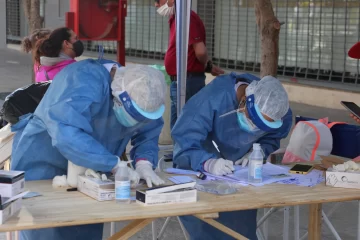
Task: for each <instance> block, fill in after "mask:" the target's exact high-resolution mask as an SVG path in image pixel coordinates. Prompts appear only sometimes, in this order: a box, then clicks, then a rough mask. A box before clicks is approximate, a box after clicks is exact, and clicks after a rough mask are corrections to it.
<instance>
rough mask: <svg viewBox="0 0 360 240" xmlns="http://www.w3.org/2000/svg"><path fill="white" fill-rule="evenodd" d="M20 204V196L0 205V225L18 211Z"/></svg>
mask: <svg viewBox="0 0 360 240" xmlns="http://www.w3.org/2000/svg"><path fill="white" fill-rule="evenodd" d="M21 206H22V198H18V199H16V200H14V201H12V202H9V203H5V204H3V205H1V206H0V225H1V224H4V223H5V222H6V221H7V220H8V219H9V218H10V217H12V216H14V215H15V214H16V213H18V212H19V211H20V209H21Z"/></svg>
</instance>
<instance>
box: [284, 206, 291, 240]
mask: <svg viewBox="0 0 360 240" xmlns="http://www.w3.org/2000/svg"><path fill="white" fill-rule="evenodd" d="M289 222H290V207H284V228H283V240H289V239H290V238H289Z"/></svg>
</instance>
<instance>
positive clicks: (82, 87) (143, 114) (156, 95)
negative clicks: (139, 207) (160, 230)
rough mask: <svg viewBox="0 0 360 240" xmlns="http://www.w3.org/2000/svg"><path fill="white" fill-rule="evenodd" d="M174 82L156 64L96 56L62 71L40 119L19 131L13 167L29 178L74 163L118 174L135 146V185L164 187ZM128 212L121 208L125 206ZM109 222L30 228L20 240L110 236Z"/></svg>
mask: <svg viewBox="0 0 360 240" xmlns="http://www.w3.org/2000/svg"><path fill="white" fill-rule="evenodd" d="M165 93H166V83H165V78H164V75H163V74H162V73H161V72H160V71H158V70H156V69H154V68H152V67H149V66H143V65H135V66H127V67H119V65H118V64H117V63H114V62H113V63H111V61H110V62H109V61H107V62H105V61H99V60H94V59H88V60H83V61H79V62H76V63H73V64H71V65H69V66H68V67H66V68H64V69H63V70H62V71H61V72H59V74H57V75H56V76H55V78H54V80H53V81H52V83H51V85H50V87H49V88H48V90H47V92H46V94H45V96H44V97H43V99H42V100H41V102H40V104H39V106H38V107H37V109H36V110H35V112H34V113H33V114H28V115H25V116H23V118H22V119H21V120H20V121H19V122H18V123H17V124H15V125H14V126H12V131H13V132H15V136H14V143H13V149H12V160H11V169H12V170H20V171H25V179H26V181H31V180H45V179H53V178H54V177H55V176H58V175H66V173H67V165H68V161H71V162H72V163H74V164H75V165H78V166H81V167H85V168H90V169H93V170H94V171H101V172H113V173H116V171H117V169H118V166H119V156H121V154H122V153H123V152H124V151H125V149H126V146H127V145H128V143H129V142H130V141H131V144H132V146H133V148H132V150H131V152H130V157H131V159H132V160H133V161H134V167H135V170H133V169H132V168H130V167H129V169H128V170H129V175H130V180H131V182H132V184H133V185H136V184H137V183H138V182H139V178H142V179H144V180H146V182H147V184H148V186H149V187H152V185H153V184H154V185H159V184H163V183H164V181H163V180H162V179H161V178H160V177H158V176H157V175H156V173H155V172H154V170H153V169H154V168H155V167H156V166H157V162H158V152H159V147H158V141H159V136H160V132H161V129H162V127H163V123H164V122H163V119H162V114H163V113H164V111H165ZM120 210H121V208H120ZM102 230H103V224H94V225H85V226H74V227H61V228H48V229H41V230H29V231H22V232H21V233H20V236H21V238H20V239H29V240H38V239H52V240H60V239H67V240H71V239H74V240H75V239H76V240H77V239H87V240H92V239H94V240H100V239H102Z"/></svg>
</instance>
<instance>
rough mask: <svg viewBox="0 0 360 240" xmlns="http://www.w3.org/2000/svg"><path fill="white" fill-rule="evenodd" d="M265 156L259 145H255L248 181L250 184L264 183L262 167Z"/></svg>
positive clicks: (251, 156) (250, 160)
mask: <svg viewBox="0 0 360 240" xmlns="http://www.w3.org/2000/svg"><path fill="white" fill-rule="evenodd" d="M263 160H264V155H263V152H262V150H261V146H260V144H259V143H254V144H253V151H252V153H251V154H250V156H249V172H248V181H249V182H250V183H261V182H262V167H263Z"/></svg>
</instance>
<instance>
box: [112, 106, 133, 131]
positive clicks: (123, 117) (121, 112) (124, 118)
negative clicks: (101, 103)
mask: <svg viewBox="0 0 360 240" xmlns="http://www.w3.org/2000/svg"><path fill="white" fill-rule="evenodd" d="M113 110H114V113H115V116H116V119H117V120H118V121H119V122H120V124H121V125H123V126H124V127H134V126H135V125H137V124H138V123H139V122H138V121H136V120H135V119H134V118H132V117H131V116H130V114H128V113H127V112H126V111H125V108H124V106H123V105H120V104H119V103H117V102H116V101H114V107H113Z"/></svg>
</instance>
